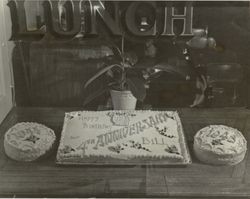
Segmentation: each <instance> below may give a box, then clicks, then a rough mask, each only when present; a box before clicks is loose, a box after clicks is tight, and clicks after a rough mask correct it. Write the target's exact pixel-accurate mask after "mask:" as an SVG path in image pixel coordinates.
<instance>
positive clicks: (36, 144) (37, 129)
mask: <svg viewBox="0 0 250 199" xmlns="http://www.w3.org/2000/svg"><path fill="white" fill-rule="evenodd" d="M55 140H56V136H55V134H54V132H53V130H52V129H50V128H48V127H46V126H44V125H42V124H37V123H32V122H21V123H17V124H16V125H14V126H13V127H11V128H10V129H9V130H8V131H7V132H6V133H5V135H4V149H5V153H6V155H7V156H8V157H10V158H11V159H14V160H17V161H24V162H29V161H34V160H37V159H38V158H40V157H42V156H44V155H45V154H46V153H47V152H48V151H49V150H50V149H51V148H52V146H53V144H54V142H55Z"/></svg>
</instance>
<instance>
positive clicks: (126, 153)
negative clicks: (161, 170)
mask: <svg viewBox="0 0 250 199" xmlns="http://www.w3.org/2000/svg"><path fill="white" fill-rule="evenodd" d="M151 160H156V161H157V160H165V161H166V162H167V163H178V162H179V163H189V162H190V157H189V154H188V151H187V147H186V143H185V138H184V135H183V130H182V126H181V122H180V118H179V116H178V113H177V112H174V111H173V112H171V111H99V112H94V111H82V112H70V113H66V115H65V120H64V126H63V130H62V135H61V141H60V145H59V148H58V153H57V162H58V163H65V164H67V163H69V164H70V163H72V164H74V163H106V162H113V163H116V162H131V163H134V162H144V161H145V162H147V161H151Z"/></svg>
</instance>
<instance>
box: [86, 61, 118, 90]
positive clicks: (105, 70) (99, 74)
mask: <svg viewBox="0 0 250 199" xmlns="http://www.w3.org/2000/svg"><path fill="white" fill-rule="evenodd" d="M115 66H117V67H119V68H121V69H122V67H121V66H120V65H118V64H112V65H109V66H106V67H105V68H103V69H101V70H100V71H99V72H97V73H96V74H95V75H94V76H93V77H91V78H90V79H89V80H88V81H87V82H86V83H85V85H84V88H86V87H87V86H88V85H89V84H90V83H91V82H93V81H94V80H95V79H96V78H98V77H100V76H101V75H102V74H104V73H105V72H107V71H108V70H110V69H111V68H113V67H115Z"/></svg>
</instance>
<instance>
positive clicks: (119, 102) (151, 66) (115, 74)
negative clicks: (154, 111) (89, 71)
mask: <svg viewBox="0 0 250 199" xmlns="http://www.w3.org/2000/svg"><path fill="white" fill-rule="evenodd" d="M112 49H114V50H115V51H117V52H116V53H114V54H116V56H115V59H114V57H112V58H109V59H108V60H106V62H105V63H103V64H102V66H101V67H100V70H99V71H98V72H97V73H96V74H94V75H93V76H92V77H91V78H90V79H89V80H88V81H87V82H86V83H85V85H84V88H85V89H86V88H87V87H88V86H89V85H90V84H92V83H93V82H94V81H96V80H97V79H99V78H101V77H103V76H105V81H102V86H103V84H105V86H104V87H101V88H100V89H98V90H95V91H93V92H91V94H90V95H89V96H87V97H86V98H85V101H84V105H86V104H88V103H89V102H90V101H92V100H93V99H94V98H96V97H98V96H99V95H102V94H103V93H104V92H110V95H111V99H112V104H113V109H115V110H133V109H135V108H136V102H137V100H139V101H143V100H144V98H145V97H146V88H147V87H148V84H149V82H150V81H151V79H152V78H156V77H158V76H159V75H160V74H161V72H168V73H178V74H180V75H182V76H185V74H182V73H181V72H180V71H178V69H176V68H175V66H172V65H168V64H165V65H161V64H155V63H152V59H151V62H148V61H147V62H145V63H144V64H143V66H142V64H141V63H137V62H138V59H137V56H136V54H135V53H133V52H124V36H122V41H121V48H119V47H117V46H116V45H112Z"/></svg>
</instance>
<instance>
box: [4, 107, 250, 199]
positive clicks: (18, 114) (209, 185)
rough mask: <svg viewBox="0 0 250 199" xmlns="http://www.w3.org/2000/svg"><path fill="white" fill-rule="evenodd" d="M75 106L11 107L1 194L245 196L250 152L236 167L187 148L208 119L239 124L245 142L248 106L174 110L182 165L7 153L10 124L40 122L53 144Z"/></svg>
mask: <svg viewBox="0 0 250 199" xmlns="http://www.w3.org/2000/svg"><path fill="white" fill-rule="evenodd" d="M75 110H80V109H79V108H70V109H69V108H65V109H63V108H13V110H12V111H11V112H10V113H9V115H8V116H7V118H6V119H5V120H4V122H3V123H2V124H1V126H0V197H164V198H165V197H173V198H178V197H184V198H187V197H190V198H194V197H209V196H214V197H215V198H218V197H224V198H228V197H233V198H239V197H250V157H249V156H250V155H249V153H247V157H246V158H245V160H244V161H243V162H241V163H240V164H238V165H236V166H210V165H206V164H202V163H200V162H199V161H198V160H197V159H196V158H195V157H194V155H193V152H192V142H193V136H194V134H195V133H196V132H197V131H198V130H199V129H200V128H202V127H204V126H206V125H208V124H225V125H230V126H232V127H235V128H238V129H239V130H240V131H242V132H243V134H244V136H245V137H246V139H247V140H248V141H249V143H250V111H249V110H247V109H244V108H230V109H179V110H178V111H179V113H180V117H181V120H182V123H183V127H184V132H185V134H186V137H187V139H188V144H189V149H190V152H191V155H192V161H193V163H192V164H191V165H189V166H187V167H176V168H174V167H163V166H162V167H157V166H154V165H147V166H141V165H137V166H119V167H114V166H113V167H111V166H109V167H107V166H106V167H104V166H95V167H90V166H67V167H65V166H58V165H56V164H55V156H56V150H57V149H56V148H55V149H54V150H53V152H52V153H51V154H50V155H49V156H48V157H47V158H45V159H43V160H40V161H37V162H32V163H19V162H15V161H13V160H11V159H9V158H8V157H6V155H5V153H4V149H3V136H4V133H5V132H6V130H7V129H8V128H10V127H11V126H12V125H14V124H15V123H17V122H22V121H30V122H31V121H33V122H38V123H42V124H45V125H47V126H48V127H50V128H52V129H53V130H54V131H55V133H56V135H57V145H58V140H59V138H60V134H61V128H62V124H63V118H64V113H65V111H75ZM249 145H250V144H249ZM249 145H248V151H249ZM56 147H57V146H56Z"/></svg>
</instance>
